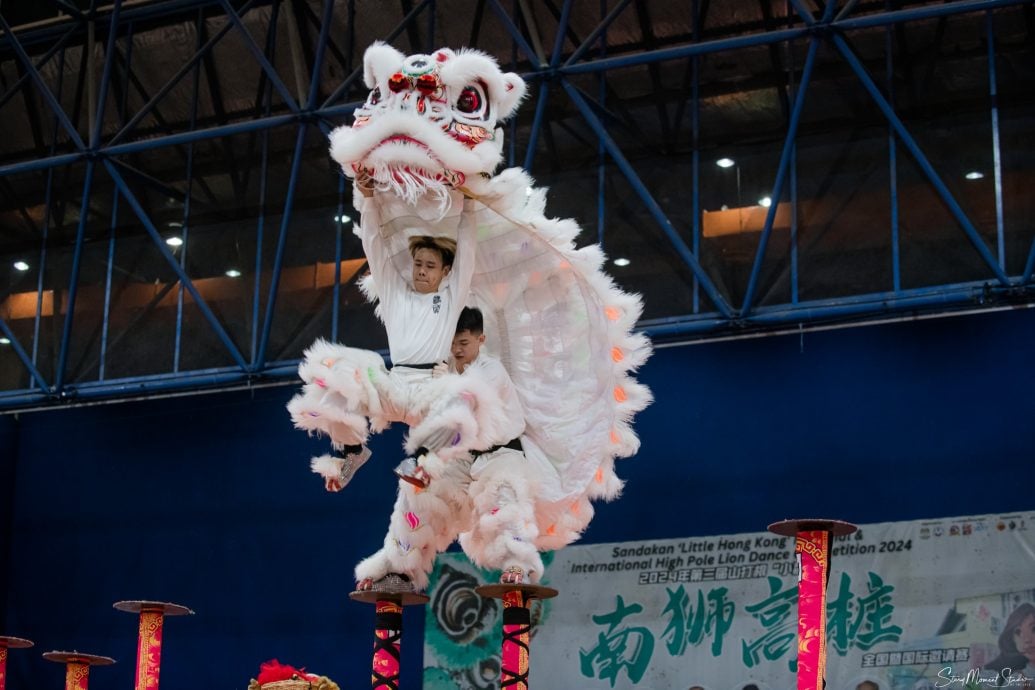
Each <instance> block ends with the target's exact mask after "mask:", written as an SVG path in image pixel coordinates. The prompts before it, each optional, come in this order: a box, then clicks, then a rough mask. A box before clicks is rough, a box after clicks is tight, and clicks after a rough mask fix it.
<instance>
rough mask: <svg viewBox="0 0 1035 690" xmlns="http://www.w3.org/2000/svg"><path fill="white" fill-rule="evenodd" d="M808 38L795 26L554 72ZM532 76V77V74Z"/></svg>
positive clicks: (630, 64) (583, 71)
mask: <svg viewBox="0 0 1035 690" xmlns="http://www.w3.org/2000/svg"><path fill="white" fill-rule="evenodd" d="M808 35H809V29H807V28H805V27H797V28H793V29H781V30H779V31H769V32H766V33H758V34H746V35H743V36H733V37H731V38H721V39H716V40H714V41H703V42H701V43H691V44H689V45H685V46H677V47H675V48H664V49H662V50H654V51H651V52H649V53H632V54H629V55H622V56H620V57H613V58H604V59H602V60H593V61H591V62H582V63H579V64H575V65H570V66H569V65H568V64H565V65H562V66H561V67H558V68H557V70H558V71H559V72H561V73H562V74H564V75H569V74H587V73H590V72H606V71H608V70H612V69H619V68H622V67H633V66H635V65H646V64H650V63H652V62H663V61H665V60H679V59H681V58H687V57H691V56H693V55H708V54H710V53H718V52H723V51H727V50H737V49H740V48H750V47H752V46H764V45H769V44H770V43H782V42H783V41H793V40H795V39H799V38H803V37H806V36H808ZM532 76H535V75H534V74H533V75H532Z"/></svg>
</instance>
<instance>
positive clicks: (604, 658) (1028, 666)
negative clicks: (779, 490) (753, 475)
mask: <svg viewBox="0 0 1035 690" xmlns="http://www.w3.org/2000/svg"><path fill="white" fill-rule="evenodd" d="M488 575H489V574H488V573H482V572H480V571H478V570H477V569H476V568H474V567H473V566H471V565H470V564H469V563H467V562H466V560H464V559H463V557H462V556H461V555H459V554H443V556H441V557H440V559H439V562H438V563H437V565H436V569H435V573H434V579H433V583H432V587H431V588H430V589H429V592H430V593H431V594H432V597H433V598H432V603H431V605H430V606H429V608H428V617H427V626H426V632H425V635H426V638H425V639H426V641H425V665H426V668H425V685H424V687H425V688H432V689H437V688H440V687H441V688H446V687H449V688H456V687H460V688H483V687H484V688H488V687H494V684H495V683H497V682H498V674H499V641H500V639H499V636H500V633H499V616H500V610H499V608H498V606H497V602H495V601H484V600H480V599H479V598H478V597H477V595H475V594H474V592H473V588H474V587H475V586H477V584H478V583H480V582H487V581H492V580H491V578H490V577H487V576H488ZM544 582H546V583H548V584H549V586H551V587H555V588H557V589H558V590H560V596H559V597H558V598H557V599H553V600H551V601H549V602H546V605H545V607H544V608H541V609H539V612H538V614H537V615H538V616H539V617H540V620H539V625H538V627H537V628H536V634H535V637H534V639H533V643H532V667H531V668H532V672H531V677H530V681H531V685H533V686H535V687H544V688H555V687H578V688H600V689H601V690H605V689H609V688H645V689H658V690H660V689H662V688H666V689H667V688H675V689H680V690H686V688H690V687H692V686H700V687H702V688H704V689H705V690H745V688H746V689H747V690H751V688H750V686H752V685H753V686H755V688H756V689H757V690H791V689H792V688H794V687H795V671H796V661H797V659H796V654H797V644H796V640H797V638H796V635H797V628H796V626H797V564H796V560H795V558H794V543H793V540H792V539H789V538H786V537H780V536H776V535H773V534H770V533H768V532H759V533H750V534H738V535H726V536H715V537H699V538H691V539H669V540H663V541H644V542H626V543H621V544H595V545H585V546H572V547H568V548H566V549H564V550H563V551H560V552H557V553H556V554H555V556H554V558H553V560H552V562H551V563H550V564H549V566H548V567H547V569H546V573H545V576H544ZM1029 613H1030V615H1029ZM827 643H828V644H827V648H828V661H827V687H828V688H829V689H830V690H935V689H939V688H957V689H960V688H966V689H967V690H974V689H976V688H981V687H996V686H997V684H999V686H1005V687H1015V688H1024V687H1025V686H1026V684H1032V685H1033V686H1035V513H1023V514H1011V515H983V516H974V517H960V518H953V519H940V520H930V521H922V520H921V521H913V522H895V523H879V524H871V525H862V526H861V528H860V530H859V531H858V532H856V533H855V534H853V535H850V536H848V537H843V538H839V539H836V540H835V541H834V544H833V547H832V560H831V570H830V580H829V583H828V586H827ZM865 681H868V682H869V683H870V684H871V685H866V684H863V683H864V682H865ZM860 684H862V685H860Z"/></svg>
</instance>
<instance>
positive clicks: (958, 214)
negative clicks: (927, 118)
mask: <svg viewBox="0 0 1035 690" xmlns="http://www.w3.org/2000/svg"><path fill="white" fill-rule="evenodd" d="M831 40H833V42H834V46H835V47H836V48H837V50H838V52H840V53H841V55H842V56H843V57H844V59H845V60H846V61H847V62H848V65H849V66H850V67H851V68H852V71H853V72H855V74H856V76H858V77H859V81H861V82H862V85H863V87H864V88H865V89H866V90H867V91H868V92H869V94H870V96H871V97H872V98H873V100H874V102H876V104H877V107H878V108H880V110H881V112H883V113H884V117H886V118H887V119H888V122H890V123H891V126H892V127H893V128H894V129H895V133H896V134H898V137H899V139H901V140H902V144H903V145H904V146H905V147H906V148H907V149H908V150H909V152H910V153H911V154H913V158H914V160H916V162H917V165H919V166H920V169H921V170H923V171H924V175H926V176H927V179H928V180H930V182H931V184H932V185H933V186H934V188H935V191H937V192H938V196H940V197H941V198H942V201H944V202H945V204H946V205H947V206H948V207H949V210H950V211H951V212H952V215H953V216H954V217H955V218H956V221H957V222H958V223H959V224H960V226H961V227H962V228H963V231H964V232H965V233H966V234H967V237H968V238H969V239H970V242H971V244H973V245H974V248H975V249H977V251H978V254H980V256H981V259H982V260H983V261H984V262H985V264H986V265H987V266H988V268H989V269H990V270H991V271H992V273H993V274H995V277H996V278H997V279H998V280H999V282H1000V283H1002V284H1003V285H1008V284H1009V283H1010V281H1009V279H1008V278H1007V277H1006V274H1005V273H1004V272H1003V269H1002V268H1001V267H1000V266H999V264H998V263H996V260H995V257H994V256H992V254H991V252H989V250H988V246H987V245H986V244H985V241H984V240H983V239H982V238H981V235H980V234H978V231H977V228H975V227H974V224H973V223H971V222H970V219H969V218H967V214H966V213H964V212H963V209H962V208H960V205H959V204H958V203H957V202H956V199H955V197H953V196H952V192H950V191H949V188H948V187H946V186H945V183H944V182H943V181H942V178H941V177H940V176H939V175H938V173H937V171H935V169H934V168H933V167H932V166H931V163H930V162H929V161H928V160H927V157H926V156H925V155H924V153H923V151H921V150H920V146H919V145H918V144H917V143H916V140H915V139H913V136H912V135H911V134H910V133H909V130H907V129H906V126H905V125H904V124H902V120H900V119H899V117H898V115H897V114H895V109H894V108H892V107H891V104H890V103H888V101H887V99H885V98H884V96H883V95H882V94H881V92H880V90H879V89H878V88H877V85H876V84H874V83H873V79H871V78H870V75H869V73H868V72H867V71H866V68H865V67H863V65H862V63H861V62H859V59H858V58H857V57H856V56H855V53H853V52H852V49H851V48H849V47H848V44H847V43H846V42H845V39H844V38H843V37H842V36H839V35H837V34H834V35H833V36H832V37H831Z"/></svg>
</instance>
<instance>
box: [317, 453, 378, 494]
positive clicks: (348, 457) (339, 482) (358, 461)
mask: <svg viewBox="0 0 1035 690" xmlns="http://www.w3.org/2000/svg"><path fill="white" fill-rule="evenodd" d="M334 456H335V459H336V460H339V463H338V464H339V465H340V469H339V471H338V474H337V475H336V476H331V477H329V476H324V480H323V485H324V487H325V488H326V489H327V490H328V491H341V490H342V489H343V488H345V485H346V484H348V483H349V482H350V481H351V480H352V477H353V475H355V474H356V470H358V469H359V468H360V467H362V466H363V463H365V462H366V461H367V460H369V459H370V449H369V448H367V447H366V446H362V445H355V446H344V447H343V448H342V449H341V450H340V451H339V450H335V451H334Z"/></svg>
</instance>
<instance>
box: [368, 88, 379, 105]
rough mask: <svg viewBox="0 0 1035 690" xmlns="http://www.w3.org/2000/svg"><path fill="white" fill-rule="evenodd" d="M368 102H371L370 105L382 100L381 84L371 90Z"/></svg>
mask: <svg viewBox="0 0 1035 690" xmlns="http://www.w3.org/2000/svg"><path fill="white" fill-rule="evenodd" d="M367 102H368V103H370V105H377V104H378V103H380V102H381V87H380V86H379V87H377V88H375V89H374V90H373V91H371V92H370V97H369V98H368V99H367Z"/></svg>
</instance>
